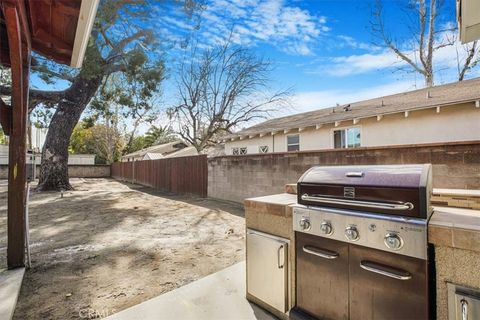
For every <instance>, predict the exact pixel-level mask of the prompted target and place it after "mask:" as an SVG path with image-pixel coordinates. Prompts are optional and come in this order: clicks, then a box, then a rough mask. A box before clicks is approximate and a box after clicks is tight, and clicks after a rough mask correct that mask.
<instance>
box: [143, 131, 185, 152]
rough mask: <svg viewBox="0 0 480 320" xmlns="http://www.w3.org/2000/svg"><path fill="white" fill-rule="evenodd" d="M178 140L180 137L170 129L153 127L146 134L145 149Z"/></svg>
mask: <svg viewBox="0 0 480 320" xmlns="http://www.w3.org/2000/svg"><path fill="white" fill-rule="evenodd" d="M177 139H178V137H177V136H176V135H175V133H174V132H173V130H172V129H171V128H170V127H167V126H165V127H162V126H158V127H157V126H151V127H150V129H148V131H147V132H146V133H145V148H148V147H151V146H154V145H158V144H164V143H168V142H173V141H175V140H177Z"/></svg>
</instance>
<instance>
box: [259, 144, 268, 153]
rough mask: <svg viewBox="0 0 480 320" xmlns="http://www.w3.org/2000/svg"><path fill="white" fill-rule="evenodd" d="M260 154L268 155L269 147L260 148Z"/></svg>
mask: <svg viewBox="0 0 480 320" xmlns="http://www.w3.org/2000/svg"><path fill="white" fill-rule="evenodd" d="M258 152H260V153H268V146H260V147H258Z"/></svg>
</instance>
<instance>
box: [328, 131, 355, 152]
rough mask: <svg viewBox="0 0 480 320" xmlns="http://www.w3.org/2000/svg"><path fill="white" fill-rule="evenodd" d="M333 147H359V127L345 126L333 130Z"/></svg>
mask: <svg viewBox="0 0 480 320" xmlns="http://www.w3.org/2000/svg"><path fill="white" fill-rule="evenodd" d="M333 147H334V148H335V149H343V148H358V147H360V128H358V127H356V128H347V129H342V130H335V131H333Z"/></svg>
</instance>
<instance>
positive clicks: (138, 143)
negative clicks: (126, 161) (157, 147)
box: [123, 136, 146, 154]
mask: <svg viewBox="0 0 480 320" xmlns="http://www.w3.org/2000/svg"><path fill="white" fill-rule="evenodd" d="M145 148H146V145H145V136H135V137H133V139H131V142H130V144H127V145H126V147H125V149H123V154H128V153H132V152H135V151H138V150H142V149H145Z"/></svg>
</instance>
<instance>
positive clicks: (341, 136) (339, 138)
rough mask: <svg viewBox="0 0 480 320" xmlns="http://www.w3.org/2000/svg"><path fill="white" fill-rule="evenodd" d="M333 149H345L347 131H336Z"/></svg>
mask: <svg viewBox="0 0 480 320" xmlns="http://www.w3.org/2000/svg"><path fill="white" fill-rule="evenodd" d="M333 147H334V148H335V149H341V148H345V130H336V131H334V132H333Z"/></svg>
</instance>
